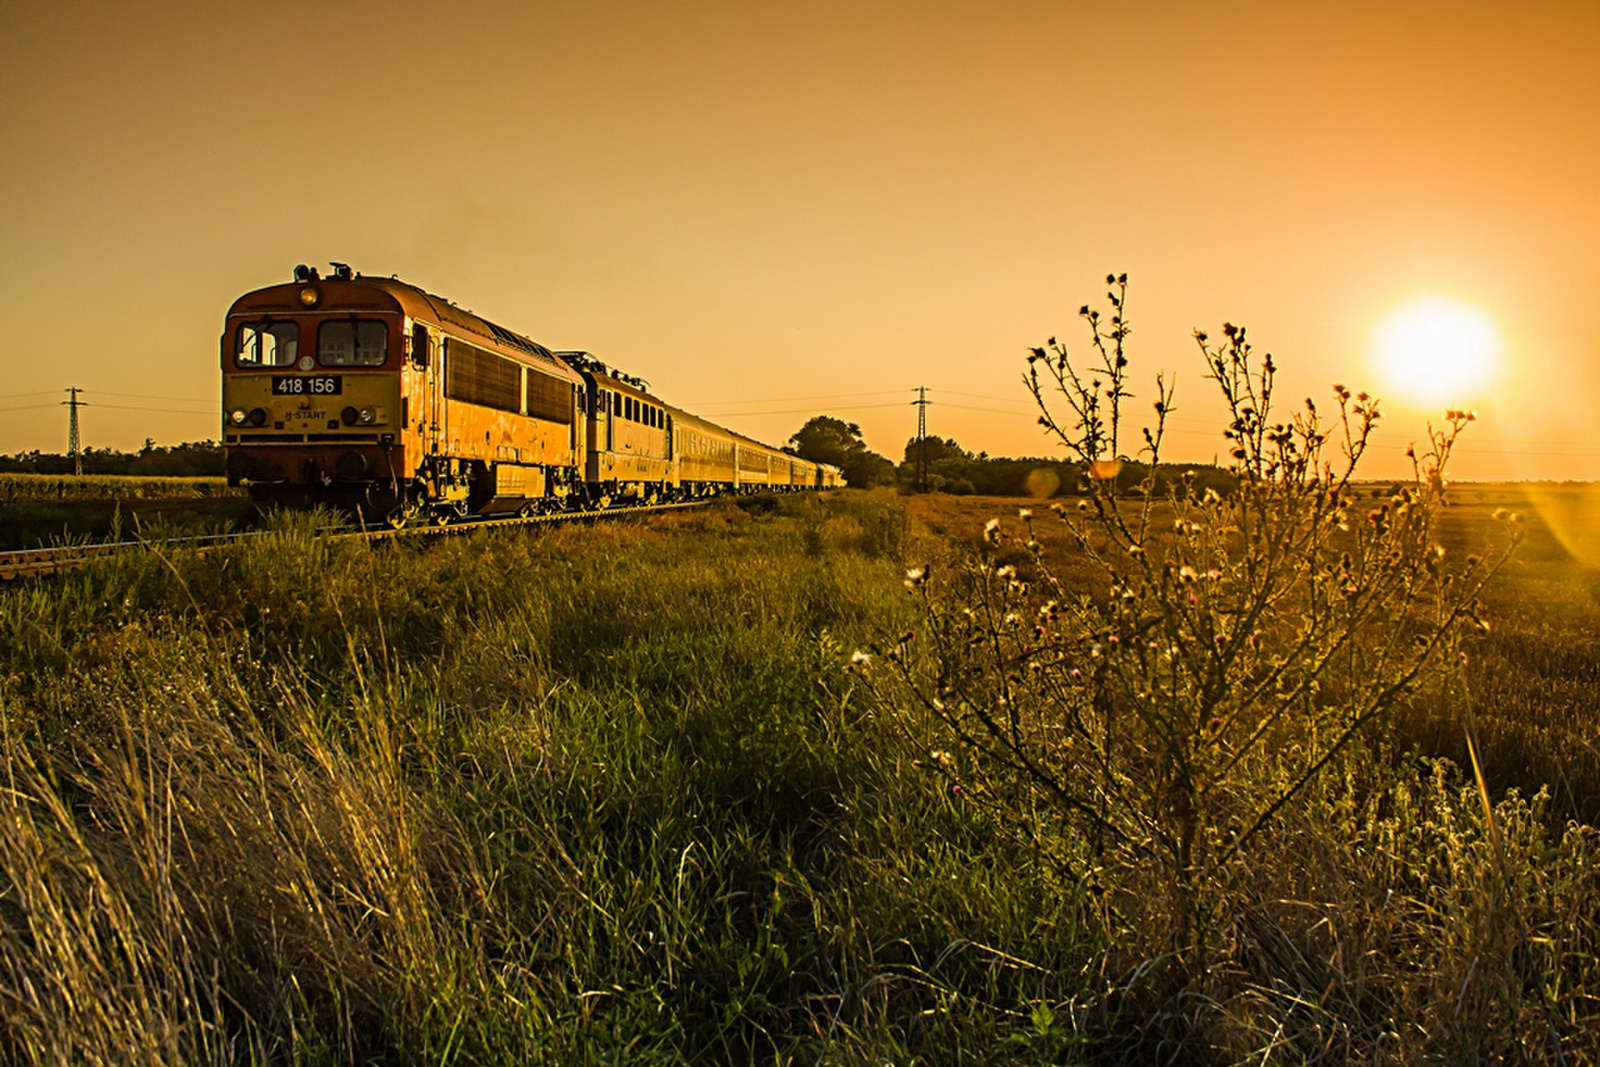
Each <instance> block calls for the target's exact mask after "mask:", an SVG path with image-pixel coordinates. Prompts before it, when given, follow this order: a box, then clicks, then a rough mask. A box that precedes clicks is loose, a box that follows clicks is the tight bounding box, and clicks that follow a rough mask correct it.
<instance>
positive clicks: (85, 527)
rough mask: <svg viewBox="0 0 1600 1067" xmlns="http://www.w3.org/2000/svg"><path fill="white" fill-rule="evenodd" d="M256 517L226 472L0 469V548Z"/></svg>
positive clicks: (183, 530) (190, 530) (176, 531)
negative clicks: (171, 474) (179, 474)
mask: <svg viewBox="0 0 1600 1067" xmlns="http://www.w3.org/2000/svg"><path fill="white" fill-rule="evenodd" d="M256 517H257V512H256V508H255V506H254V505H252V504H251V503H250V501H249V498H248V497H247V496H246V494H245V491H244V490H243V489H230V488H229V487H228V481H227V479H226V478H162V477H146V476H142V475H115V474H98V475H85V476H83V477H81V478H79V477H73V476H72V475H66V474H0V551H5V550H8V549H15V548H37V547H39V546H41V545H49V544H59V543H62V542H64V541H67V542H71V541H86V540H92V541H103V540H107V539H109V538H112V537H123V536H133V535H134V534H135V533H137V532H139V531H141V530H157V531H162V532H167V533H171V534H173V535H180V534H194V533H208V532H213V531H217V530H221V529H223V528H224V527H227V526H233V527H238V526H241V525H246V524H250V523H252V522H253V521H254V520H255V519H256Z"/></svg>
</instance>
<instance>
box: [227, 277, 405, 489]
mask: <svg viewBox="0 0 1600 1067" xmlns="http://www.w3.org/2000/svg"><path fill="white" fill-rule="evenodd" d="M405 343H406V330H405V312H404V309H403V308H402V307H401V305H400V302H399V301H398V300H396V299H395V297H394V296H393V295H391V294H389V293H387V292H385V291H383V290H381V289H377V288H373V287H370V286H366V285H361V284H358V283H357V282H355V280H354V278H353V276H352V275H351V273H350V271H349V269H348V268H346V267H343V266H342V265H336V266H335V273H334V275H333V276H332V277H329V278H321V277H319V276H318V275H317V272H316V271H315V270H313V269H309V268H306V267H297V268H296V269H295V281H294V282H292V283H289V284H286V285H274V286H269V287H267V288H265V289H258V290H256V291H254V292H251V293H246V294H245V295H244V296H242V297H240V298H239V299H238V300H237V301H235V302H234V304H233V306H232V307H231V308H229V310H228V316H227V320H226V325H225V327H224V330H223V334H222V353H221V357H222V419H223V441H224V445H225V447H226V450H227V471H228V482H229V484H230V485H239V484H248V485H249V486H250V490H251V495H252V496H253V497H255V498H256V499H261V500H272V501H277V502H282V503H293V504H306V503H322V504H329V505H333V506H338V507H360V508H362V509H363V510H366V511H368V512H369V513H373V512H377V513H383V512H386V511H388V510H389V509H391V508H392V507H394V506H395V504H396V503H397V501H398V499H399V496H400V493H401V486H402V483H403V481H404V479H405V478H406V477H407V476H408V474H409V471H408V469H407V465H406V460H407V455H406V442H405V440H404V436H405V435H404V434H403V433H402V432H401V428H402V426H403V425H404V424H405V423H406V422H407V419H406V417H405V411H404V407H405V399H404V395H403V390H402V382H401V376H402V370H403V368H404V366H405V352H404V347H405Z"/></svg>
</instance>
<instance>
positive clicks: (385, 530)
mask: <svg viewBox="0 0 1600 1067" xmlns="http://www.w3.org/2000/svg"><path fill="white" fill-rule="evenodd" d="M708 503H710V501H709V500H689V501H683V502H681V503H672V504H648V505H645V506H642V507H625V508H605V509H602V510H598V511H565V512H557V513H554V514H550V515H528V516H519V517H514V518H506V519H469V520H466V521H463V522H452V523H449V524H447V525H442V526H433V525H429V526H403V527H399V528H395V527H392V526H387V525H384V524H382V523H371V524H369V525H368V526H366V527H365V528H364V529H350V528H345V527H334V528H329V529H328V530H326V531H324V532H323V533H322V534H321V536H322V537H324V538H326V539H327V540H330V541H355V540H360V541H367V542H372V543H376V542H380V541H392V540H398V539H400V538H407V537H455V536H460V535H462V534H470V533H477V532H478V531H481V530H507V529H514V528H517V527H523V526H542V525H550V524H555V523H566V522H594V521H597V520H601V519H613V518H625V517H627V516H631V515H653V514H658V513H660V512H666V511H682V510H684V509H687V508H697V507H702V506H704V505H705V504H708ZM260 536H262V531H260V530H245V531H241V532H239V533H231V534H204V535H200V536H196V537H174V538H166V539H163V540H160V541H107V542H101V543H99V544H85V545H63V546H60V547H56V548H26V549H20V550H17V551H11V552H0V582H13V581H21V580H23V579H27V578H43V577H46V576H48V575H52V574H63V573H65V572H67V571H73V570H77V569H79V568H80V567H85V566H87V565H88V564H90V563H93V562H94V561H95V560H99V559H105V558H106V557H108V556H114V555H117V554H119V553H122V552H152V551H161V550H164V549H199V550H200V551H210V550H214V549H217V548H222V547H225V546H227V545H233V544H238V543H240V542H241V541H247V540H249V539H250V538H252V537H260Z"/></svg>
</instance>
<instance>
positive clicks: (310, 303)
mask: <svg viewBox="0 0 1600 1067" xmlns="http://www.w3.org/2000/svg"><path fill="white" fill-rule="evenodd" d="M321 299H322V294H321V293H319V292H317V287H316V286H314V285H308V286H306V287H305V288H304V289H302V290H300V303H301V304H302V305H303V306H305V307H308V308H314V307H316V306H317V301H318V300H321Z"/></svg>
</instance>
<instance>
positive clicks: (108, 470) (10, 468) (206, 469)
mask: <svg viewBox="0 0 1600 1067" xmlns="http://www.w3.org/2000/svg"><path fill="white" fill-rule="evenodd" d="M79 456H80V458H81V459H82V460H83V473H85V474H136V475H143V476H147V477H158V478H199V477H218V476H220V475H221V474H222V473H223V469H224V468H223V463H224V462H225V457H224V455H223V451H222V445H220V444H219V443H217V442H216V441H185V442H183V443H182V444H177V445H158V444H156V443H155V441H154V440H153V439H151V438H148V437H147V438H145V441H144V445H143V447H141V448H140V449H139V450H138V451H137V452H123V451H121V450H119V449H115V448H86V449H84V450H83V451H82V452H80V453H79ZM72 470H73V457H72V456H71V455H70V454H68V453H62V452H41V451H39V450H38V449H34V450H33V451H31V452H17V453H14V454H12V455H0V473H4V474H71V473H72Z"/></svg>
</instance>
